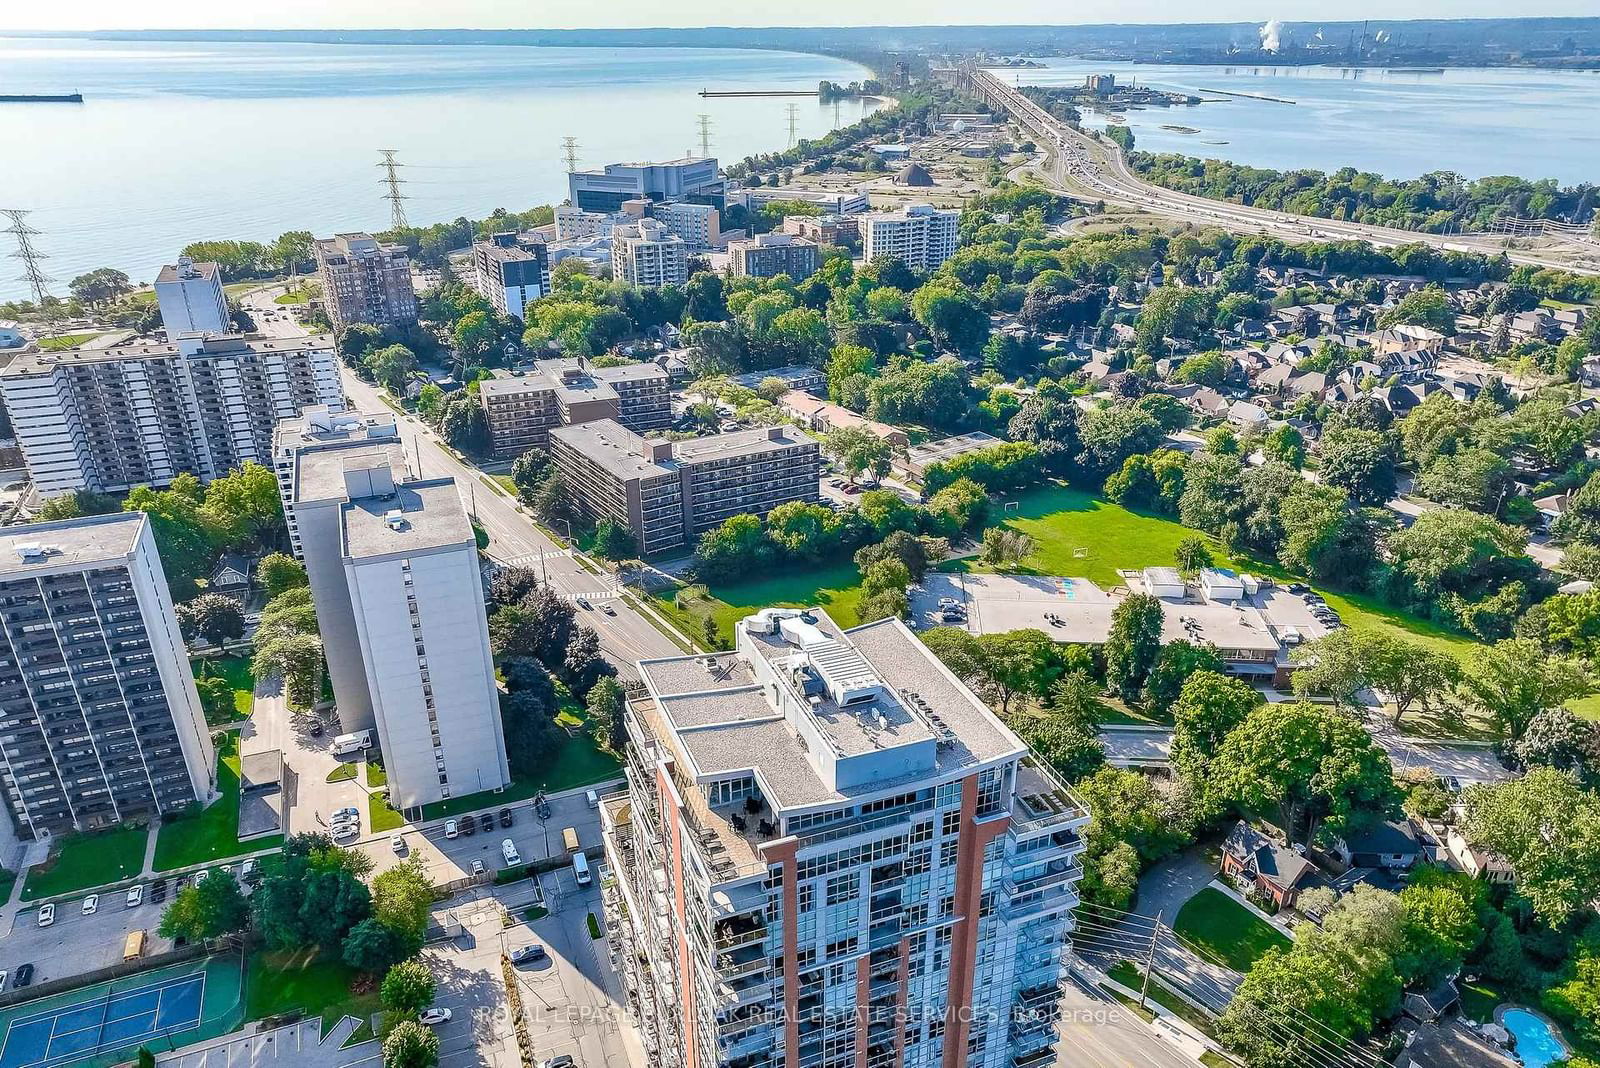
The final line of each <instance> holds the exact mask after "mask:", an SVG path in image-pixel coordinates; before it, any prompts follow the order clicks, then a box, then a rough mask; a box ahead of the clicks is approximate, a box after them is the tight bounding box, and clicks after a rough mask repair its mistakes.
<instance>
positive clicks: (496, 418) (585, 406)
mask: <svg viewBox="0 0 1600 1068" xmlns="http://www.w3.org/2000/svg"><path fill="white" fill-rule="evenodd" d="M478 402H479V403H480V404H482V405H483V411H484V415H485V416H486V417H487V419H488V423H489V436H490V440H491V441H492V442H493V443H494V452H495V455H497V456H520V455H521V454H522V453H524V452H526V451H527V450H528V449H530V448H544V447H545V445H546V444H547V443H548V440H549V433H550V430H551V428H553V427H558V426H572V425H574V424H577V423H587V422H592V421H594V420H596V419H615V420H616V421H617V422H619V423H621V424H622V425H623V426H625V427H627V428H628V429H629V430H633V431H637V432H639V433H645V432H647V431H651V430H659V429H661V428H662V427H664V426H666V425H667V424H669V423H670V422H671V421H672V381H671V379H670V378H669V377H668V375H667V373H666V372H665V371H663V370H662V369H661V368H659V367H657V366H656V365H655V364H653V363H634V364H625V365H623V366H621V367H595V366H594V365H593V364H591V363H590V362H589V361H588V360H585V359H583V358H582V357H578V358H576V359H568V360H539V361H537V362H535V363H534V365H533V370H532V371H527V372H517V373H513V374H509V375H506V374H502V375H497V376H496V377H494V378H491V379H487V380H485V381H484V382H482V383H481V384H480V385H479V386H478Z"/></svg>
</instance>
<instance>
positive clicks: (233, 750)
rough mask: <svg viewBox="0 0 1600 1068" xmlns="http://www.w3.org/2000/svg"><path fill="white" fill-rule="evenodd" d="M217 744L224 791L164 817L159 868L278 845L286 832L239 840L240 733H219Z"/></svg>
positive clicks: (220, 783)
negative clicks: (198, 806)
mask: <svg viewBox="0 0 1600 1068" xmlns="http://www.w3.org/2000/svg"><path fill="white" fill-rule="evenodd" d="M220 737H221V739H222V741H221V742H219V743H218V745H217V791H218V792H219V793H220V794H221V796H220V797H218V798H217V800H215V801H213V802H212V803H211V804H210V805H207V806H206V807H205V808H203V809H198V810H195V809H191V810H190V811H188V812H186V813H184V814H183V815H181V816H175V817H169V818H167V819H165V820H163V821H162V824H161V831H160V833H158V834H157V835H156V855H155V870H156V871H173V870H174V869H177V868H187V867H191V866H193V865H195V864H204V863H206V862H207V861H212V860H227V859H228V858H230V857H238V856H243V855H245V854H246V853H256V852H259V851H261V850H263V849H276V848H277V847H278V846H281V845H282V844H283V835H281V834H276V835H269V836H266V837H263V838H252V839H251V840H250V841H248V842H241V841H239V736H238V735H237V734H223V735H220Z"/></svg>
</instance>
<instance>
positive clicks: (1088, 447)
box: [1078, 404, 1166, 478]
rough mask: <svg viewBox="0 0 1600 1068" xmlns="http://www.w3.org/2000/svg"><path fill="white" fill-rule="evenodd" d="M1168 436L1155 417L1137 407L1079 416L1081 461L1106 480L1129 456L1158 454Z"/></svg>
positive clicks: (1119, 406) (1107, 409)
mask: <svg viewBox="0 0 1600 1068" xmlns="http://www.w3.org/2000/svg"><path fill="white" fill-rule="evenodd" d="M1165 437H1166V432H1165V431H1163V430H1162V429H1161V424H1160V423H1159V422H1157V421H1156V418H1155V416H1153V415H1151V414H1150V413H1149V412H1147V411H1144V410H1143V409H1141V408H1138V407H1136V406H1134V405H1128V404H1123V405H1113V406H1110V407H1106V408H1093V409H1090V410H1089V411H1086V412H1083V413H1082V414H1080V415H1079V416H1078V440H1079V442H1080V443H1081V445H1082V450H1081V451H1080V453H1079V454H1078V462H1079V463H1080V464H1082V465H1083V466H1084V467H1085V468H1086V469H1088V471H1089V472H1090V473H1091V474H1093V475H1095V476H1096V477H1099V478H1104V477H1105V476H1106V475H1108V474H1110V473H1111V472H1113V471H1115V470H1117V469H1118V468H1120V467H1121V466H1122V464H1123V462H1124V461H1125V460H1126V459H1127V458H1128V457H1129V456H1133V455H1135V454H1137V453H1148V452H1152V451H1154V450H1155V448H1156V447H1157V446H1158V445H1160V444H1161V442H1162V440H1163V439H1164V438H1165Z"/></svg>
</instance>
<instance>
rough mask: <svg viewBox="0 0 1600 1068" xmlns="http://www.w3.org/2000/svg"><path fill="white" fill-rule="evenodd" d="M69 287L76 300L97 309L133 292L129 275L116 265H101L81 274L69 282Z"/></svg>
mask: <svg viewBox="0 0 1600 1068" xmlns="http://www.w3.org/2000/svg"><path fill="white" fill-rule="evenodd" d="M67 288H68V290H70V291H71V293H72V298H73V299H74V300H76V301H77V302H78V303H80V304H82V305H84V306H85V307H87V308H89V309H91V310H96V311H98V310H99V309H102V308H104V307H105V306H106V305H108V304H111V303H112V302H114V301H116V300H120V299H121V298H122V297H125V296H127V295H128V294H129V293H132V292H133V284H132V283H131V282H129V281H128V276H127V275H125V274H123V273H122V272H121V271H119V270H117V269H116V268H114V267H100V268H97V269H96V270H93V271H90V272H88V273H87V274H80V275H78V277H76V278H74V279H73V280H72V281H71V282H69V283H67Z"/></svg>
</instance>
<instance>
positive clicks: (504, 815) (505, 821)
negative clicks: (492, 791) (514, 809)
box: [500, 808, 515, 827]
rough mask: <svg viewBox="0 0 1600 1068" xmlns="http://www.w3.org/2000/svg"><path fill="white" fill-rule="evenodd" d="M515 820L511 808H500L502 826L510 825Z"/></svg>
mask: <svg viewBox="0 0 1600 1068" xmlns="http://www.w3.org/2000/svg"><path fill="white" fill-rule="evenodd" d="M514 822H515V820H513V818H512V815H511V810H510V809H509V808H503V809H501V810H500V826H502V827H509V826H511V824H512V823H514Z"/></svg>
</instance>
